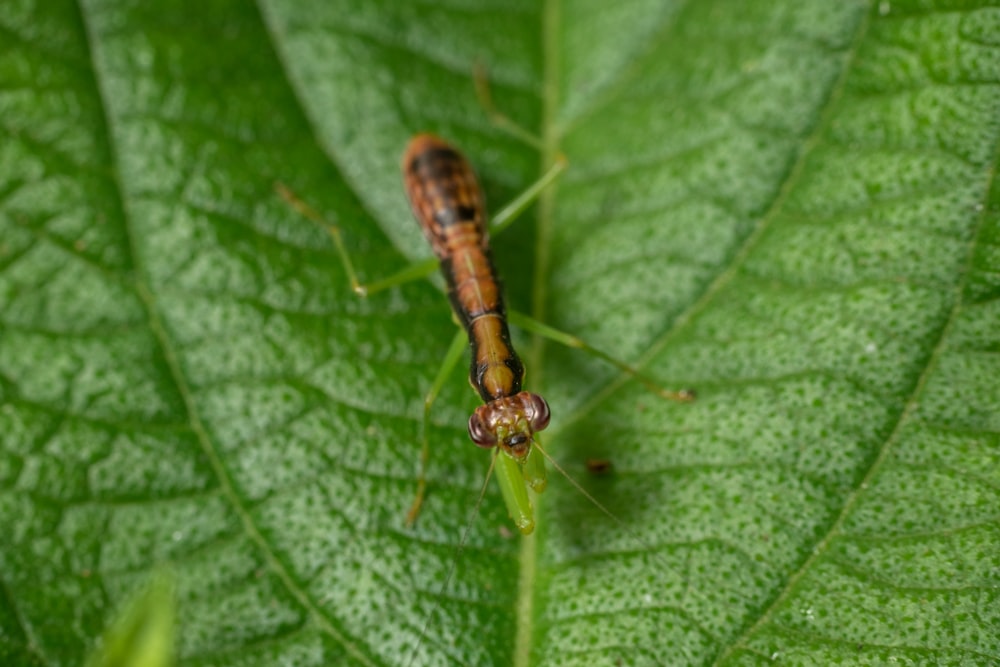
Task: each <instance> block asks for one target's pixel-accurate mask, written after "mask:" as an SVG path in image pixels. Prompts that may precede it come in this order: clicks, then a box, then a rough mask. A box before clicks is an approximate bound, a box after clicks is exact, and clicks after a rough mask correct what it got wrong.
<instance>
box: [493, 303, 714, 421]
mask: <svg viewBox="0 0 1000 667" xmlns="http://www.w3.org/2000/svg"><path fill="white" fill-rule="evenodd" d="M508 317H509V319H510V322H511V324H513V325H514V326H517V327H519V328H521V329H524V330H525V331H528V332H531V333H533V334H537V335H539V336H543V337H545V338H548V339H549V340H552V341H555V342H557V343H561V344H563V345H565V346H567V347H572V348H575V349H577V350H582V351H583V352H586V353H587V354H590V355H591V356H594V357H597V358H598V359H603V360H604V361H606V362H608V363H609V364H611V365H612V366H614V367H615V368H617V369H618V370H620V371H622V372H623V373H626V374H628V375H630V376H632V377H634V378H635V379H636V380H638V381H639V382H641V383H642V385H643V386H644V387H646V389H648V390H649V391H651V392H653V393H654V394H656V395H657V396H660V397H661V398H666V399H668V400H671V401H681V402H689V401H693V400H694V398H695V393H694V390H692V389H677V390H670V389H664V388H663V387H661V386H660V385H659V384H657V383H656V382H654V381H653V380H651V379H650V378H648V377H646V376H645V375H643V374H642V373H641V372H639V371H638V370H637V369H635V368H634V367H632V366H630V365H629V364H627V363H625V362H624V361H621V360H620V359H616V358H615V357H612V356H611V355H610V354H608V353H606V352H603V351H601V350H598V349H597V348H595V347H593V346H591V345H590V344H588V343H586V342H585V341H583V340H582V339H581V338H578V337H577V336H574V335H572V334H568V333H566V332H564V331H560V330H559V329H556V328H554V327H550V326H549V325H548V324H545V323H543V322H539V321H538V320H536V319H534V318H533V317H531V316H529V315H525V314H524V313H519V312H517V311H510V312H508Z"/></svg>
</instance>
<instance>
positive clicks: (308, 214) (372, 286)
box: [274, 183, 438, 296]
mask: <svg viewBox="0 0 1000 667" xmlns="http://www.w3.org/2000/svg"><path fill="white" fill-rule="evenodd" d="M274 189H275V190H276V191H277V192H278V194H279V195H281V198H282V199H284V200H285V201H286V202H288V205H289V206H291V207H292V208H293V209H295V211H296V212H297V213H299V214H300V215H302V216H303V217H305V218H308V219H309V220H311V221H313V222H314V223H316V224H317V225H319V226H320V227H322V228H323V229H325V230H326V231H327V232H328V233H329V234H330V236H331V238H333V245H334V246H335V247H336V248H337V256H338V257H340V263H341V264H343V266H344V271H345V272H347V278H348V280H350V281H351V290H352V291H353V292H354V293H355V294H357V295H358V296H368V295H369V294H375V293H376V292H381V291H382V290H384V289H387V288H389V287H395V286H396V285H402V284H405V283H408V282H412V281H414V280H419V279H421V278H426V277H427V276H429V275H431V274H432V273H434V269H436V268H437V266H438V261H437V259H435V258H433V257H431V258H429V259H426V260H424V261H422V262H416V263H414V264H410V265H409V266H407V267H405V268H403V269H402V270H401V271H399V272H397V273H394V274H392V275H390V276H387V277H385V278H382V279H381V280H376V281H375V282H372V283H368V284H362V283H361V282H360V281H359V280H358V274H357V272H356V271H355V270H354V264H353V262H351V256H350V254H349V253H348V252H347V246H345V245H344V238H343V236H342V235H341V233H340V227H338V226H337V225H335V224H332V223H330V222H327V221H326V220H324V219H323V216H321V215H320V214H319V212H318V211H317V210H316V209H314V208H313V207H312V206H310V205H309V204H307V203H305V202H304V201H303V200H302V199H300V198H299V196H298V195H296V194H295V193H294V192H292V190H291V188H289V187H288V186H287V185H285V184H284V183H275V184H274Z"/></svg>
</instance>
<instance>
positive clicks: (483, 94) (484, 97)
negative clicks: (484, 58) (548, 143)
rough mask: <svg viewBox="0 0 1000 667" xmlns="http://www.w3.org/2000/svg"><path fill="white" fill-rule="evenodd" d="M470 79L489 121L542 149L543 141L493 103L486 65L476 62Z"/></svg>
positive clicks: (543, 146)
mask: <svg viewBox="0 0 1000 667" xmlns="http://www.w3.org/2000/svg"><path fill="white" fill-rule="evenodd" d="M472 80H473V82H474V83H475V85H476V97H477V98H479V105H480V106H481V107H483V110H484V111H485V112H486V114H487V115H488V116H489V117H490V121H491V122H492V123H493V124H494V125H496V126H497V127H498V128H500V129H501V130H503V131H504V132H506V133H507V134H509V135H511V136H513V137H516V138H518V139H520V140H521V141H523V142H524V143H526V144H530V145H531V146H534V147H535V148H537V149H538V150H544V148H545V144H544V142H543V141H542V140H541V139H539V138H538V137H536V136H535V135H534V133H532V132H530V131H528V130H526V129H524V128H523V127H521V126H520V125H518V124H517V123H516V122H514V121H513V120H512V119H511V118H510V117H509V116H507V115H506V114H504V113H503V112H501V111H500V110H499V109H497V107H496V105H495V104H493V95H492V94H491V93H490V79H489V75H488V74H487V72H486V67H485V66H484V65H483V64H482V63H478V62H477V63H476V64H475V66H474V68H473V73H472Z"/></svg>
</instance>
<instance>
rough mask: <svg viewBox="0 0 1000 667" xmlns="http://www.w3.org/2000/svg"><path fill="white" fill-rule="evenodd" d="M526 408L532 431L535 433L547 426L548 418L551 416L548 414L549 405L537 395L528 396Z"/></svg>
mask: <svg viewBox="0 0 1000 667" xmlns="http://www.w3.org/2000/svg"><path fill="white" fill-rule="evenodd" d="M526 407H527V412H528V415H529V416H528V421H529V422H530V423H531V430H532V431H534V432H536V433H537V432H538V431H541V430H543V429H544V428H545V427H546V426H548V425H549V417H551V416H552V415H551V413H550V412H549V404H548V403H546V402H545V399H544V398H542V397H541V396H539V395H538V394H528V396H527V401H526Z"/></svg>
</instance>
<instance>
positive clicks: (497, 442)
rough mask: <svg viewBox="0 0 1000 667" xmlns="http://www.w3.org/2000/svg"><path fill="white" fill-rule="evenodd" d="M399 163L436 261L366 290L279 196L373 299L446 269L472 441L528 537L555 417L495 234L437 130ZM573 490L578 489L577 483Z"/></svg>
mask: <svg viewBox="0 0 1000 667" xmlns="http://www.w3.org/2000/svg"><path fill="white" fill-rule="evenodd" d="M401 166H402V171H403V182H404V186H405V189H406V194H407V196H408V198H409V201H410V206H411V208H412V210H413V214H414V216H415V217H416V218H417V221H418V222H419V224H420V226H421V228H422V229H423V232H424V236H425V237H426V238H427V240H428V242H429V243H430V245H431V248H432V249H433V251H434V255H435V258H436V260H433V261H431V262H423V263H421V264H417V265H414V266H413V267H410V268H408V269H405V270H403V271H401V272H400V273H398V274H395V275H393V276H390V277H388V278H386V279H383V280H381V281H378V282H375V283H371V284H369V285H362V284H361V283H360V282H359V281H358V279H357V275H356V273H355V271H354V268H353V266H352V264H351V261H350V257H349V255H348V253H347V251H346V248H345V246H344V243H343V240H342V239H341V238H340V232H339V229H337V228H335V227H331V226H330V225H328V224H326V223H324V222H323V221H322V218H321V217H320V216H319V214H318V213H316V212H315V211H313V210H312V209H311V208H309V207H308V205H306V204H305V203H304V202H302V201H301V200H299V199H298V198H297V197H296V196H295V195H294V194H293V193H292V192H291V191H290V190H288V189H287V188H285V187H284V186H282V185H280V184H279V186H278V190H279V193H280V194H281V195H282V196H283V197H284V198H285V199H286V200H287V201H288V202H289V203H290V204H291V205H292V206H293V207H294V208H296V209H297V210H298V211H299V212H301V213H302V214H303V215H305V216H307V217H309V218H310V219H312V220H314V221H316V222H318V223H320V224H322V225H323V226H325V227H327V229H329V231H330V232H331V234H332V235H333V239H334V242H335V245H336V247H337V252H338V254H339V255H340V258H341V261H342V262H343V264H344V266H345V269H346V270H347V273H348V276H349V278H350V280H351V285H352V288H353V289H354V291H355V292H356V293H357V294H359V295H362V296H364V295H368V294H371V293H373V292H376V291H380V290H382V289H385V288H386V287H390V286H393V285H398V284H401V283H403V282H407V281H409V280H412V279H414V278H418V277H421V276H426V275H428V274H430V273H431V272H432V271H433V270H434V267H435V266H439V267H440V270H441V273H442V274H443V276H444V279H445V283H446V285H447V293H448V299H449V301H450V302H451V307H452V310H453V312H454V313H455V316H456V319H457V320H458V322H459V324H460V325H461V327H462V329H463V330H464V333H465V335H466V336H467V341H468V343H467V346H468V348H469V349H470V352H471V355H470V356H471V361H470V368H469V383H470V384H471V385H472V387H473V389H475V390H476V391H477V392H478V393H479V396H480V398H482V400H483V405H481V406H480V407H478V408H476V410H475V411H474V412H473V414H472V415H471V416H470V417H469V422H468V432H469V437H470V438H471V440H472V442H473V443H474V444H476V445H477V446H479V447H483V448H486V449H495V450H496V451H495V453H494V458H493V462H492V464H491V467H490V469H491V470H493V469H494V468H495V470H496V475H497V481H498V485H499V486H500V491H501V494H502V496H503V498H504V502H505V503H506V506H507V510H508V512H509V514H510V516H511V518H512V519H513V521H514V523H515V525H516V526H517V528H518V529H519V530H520V531H521V532H522V533H523V534H525V535H527V534H530V533H531V532H532V531H533V530H534V526H535V520H534V512H533V509H532V504H531V499H530V497H529V493H528V489H529V488H530V489H531V490H532V491H533V492H535V493H542V492H543V491H544V490H545V487H546V484H547V480H546V471H545V458H547V455H546V454H545V453H544V452H543V450H542V449H541V447H540V446H539V444H538V439H537V434H538V432H540V431H542V430H544V429H545V427H546V426H548V424H549V420H550V416H551V415H550V409H549V406H548V403H546V401H545V399H544V398H542V397H541V396H539V395H538V394H534V393H531V392H528V391H524V390H522V388H521V384H522V382H523V379H524V365H523V364H522V362H521V360H520V358H519V357H518V355H517V353H516V352H515V351H514V347H513V345H512V344H511V337H510V332H509V329H508V324H507V322H508V313H507V309H506V307H505V304H504V300H503V294H502V289H501V285H500V280H499V277H498V276H497V271H496V268H495V266H494V263H493V258H492V251H491V248H490V231H491V229H490V226H489V225H488V224H487V218H486V210H485V203H484V198H483V194H482V190H481V188H480V186H479V183H478V180H477V179H476V175H475V172H474V171H473V169H472V167H471V165H470V164H469V162H468V161H467V160H466V159H465V157H464V156H463V155H462V154H461V153H460V152H459V151H458V150H457V149H456V148H454V147H453V146H451V145H450V144H449V143H447V142H446V141H444V140H443V139H440V138H438V137H436V136H434V135H431V134H418V135H417V136H415V137H413V138H412V139H411V140H410V142H409V144H408V145H407V147H406V150H405V151H404V153H403V159H402V165H401ZM564 169H565V161H557V162H556V164H555V165H553V167H552V168H550V169H549V171H548V172H546V174H545V175H543V176H542V178H541V179H539V181H538V182H536V183H535V184H534V185H532V186H531V187H529V188H528V189H527V190H526V191H525V192H524V193H523V194H522V195H521V196H520V197H518V198H517V199H515V201H514V202H512V203H511V204H510V205H509V206H508V207H507V208H505V209H504V210H502V211H501V212H500V213H499V214H498V215H497V221H495V222H496V224H494V225H493V226H492V230H493V231H494V233H495V232H498V231H500V230H502V229H504V228H506V226H507V225H509V224H510V222H512V221H513V219H514V217H516V215H517V214H519V213H520V212H521V211H523V210H524V209H525V208H527V207H528V206H529V205H530V203H531V202H532V201H533V200H534V199H535V198H536V197H537V196H538V194H539V193H540V192H541V191H542V190H543V189H544V188H545V187H547V186H548V185H549V184H550V183H551V182H552V181H554V180H555V179H556V178H557V177H558V176H559V174H560V173H561V172H562V171H563V170H564ZM511 319H512V321H513V320H515V319H516V323H517V324H518V325H519V326H521V327H522V328H524V329H526V330H528V331H531V332H533V333H535V334H538V335H541V336H545V337H547V338H550V339H552V340H555V341H557V342H560V343H563V344H566V345H569V346H571V347H575V348H578V349H581V350H583V351H586V352H588V353H590V354H592V355H594V356H597V357H599V358H601V359H603V360H605V361H607V362H609V363H611V364H612V365H614V366H616V367H617V368H619V369H620V370H622V371H624V372H626V373H628V374H629V375H632V376H634V377H635V378H636V379H638V380H639V381H640V382H642V383H643V384H644V385H645V386H646V387H647V388H648V389H649V390H650V391H653V392H655V393H656V394H658V395H660V396H661V397H663V398H667V399H670V400H677V401H690V400H692V399H693V398H694V393H693V392H692V391H690V390H680V391H668V390H665V389H662V388H661V387H659V386H658V385H657V384H655V383H654V382H652V381H651V380H649V379H648V378H646V377H645V376H643V375H642V374H640V373H639V372H638V371H636V370H635V369H634V368H632V367H631V366H629V365H628V364H626V363H624V362H621V361H619V360H617V359H615V358H613V357H611V356H610V355H607V354H605V353H604V352H601V351H600V350H597V349H595V348H593V347H591V346H590V345H588V344H586V343H585V342H583V341H582V340H580V339H579V338H577V337H575V336H572V335H570V334H567V333H564V332H562V331H559V330H557V329H554V328H552V327H550V326H548V325H545V324H543V323H541V322H537V321H535V320H533V319H531V318H529V317H527V316H525V315H520V314H518V315H516V318H514V317H512V318H511ZM464 338H465V337H463V336H462V335H459V336H457V337H456V338H455V340H454V341H453V343H452V345H451V348H450V349H449V352H448V353H447V355H446V358H445V362H444V364H443V365H442V368H441V370H440V371H439V372H438V375H437V378H436V379H435V382H434V384H433V386H432V387H431V389H430V390H429V392H428V394H427V396H426V397H425V400H424V420H423V427H424V437H423V443H422V452H421V472H420V476H419V478H418V488H417V494H416V498H415V499H414V501H413V505H412V506H411V508H410V510H409V512H408V514H407V523H408V524H412V523H413V522H414V521H415V520H416V518H417V515H418V513H419V512H420V509H421V506H422V504H423V499H424V496H425V494H426V487H427V483H426V477H425V472H424V470H425V468H426V465H427V461H428V458H429V449H430V447H429V442H428V438H427V435H426V425H427V422H428V415H429V411H430V406H431V404H432V403H433V401H434V399H435V398H436V397H437V395H438V393H439V392H440V390H441V388H442V386H443V384H444V382H445V381H446V379H447V377H448V375H449V374H450V372H451V370H452V369H453V368H454V366H455V364H456V363H457V362H458V359H459V357H460V355H461V352H462V349H463V347H465V346H466V343H465V340H464ZM550 460H551V459H550ZM570 481H572V480H570ZM574 486H577V485H576V484H575V483H574ZM578 488H579V487H578ZM581 491H582V489H581ZM595 502H596V501H595Z"/></svg>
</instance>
